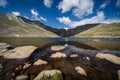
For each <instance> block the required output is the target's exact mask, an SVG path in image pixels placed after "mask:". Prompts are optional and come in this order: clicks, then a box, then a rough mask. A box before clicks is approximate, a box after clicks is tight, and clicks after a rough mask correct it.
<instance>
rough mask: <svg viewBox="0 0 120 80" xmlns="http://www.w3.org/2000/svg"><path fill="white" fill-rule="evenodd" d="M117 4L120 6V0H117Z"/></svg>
mask: <svg viewBox="0 0 120 80" xmlns="http://www.w3.org/2000/svg"><path fill="white" fill-rule="evenodd" d="M116 6H117V7H118V8H120V0H117V2H116Z"/></svg>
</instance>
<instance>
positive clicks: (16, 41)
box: [0, 37, 120, 80]
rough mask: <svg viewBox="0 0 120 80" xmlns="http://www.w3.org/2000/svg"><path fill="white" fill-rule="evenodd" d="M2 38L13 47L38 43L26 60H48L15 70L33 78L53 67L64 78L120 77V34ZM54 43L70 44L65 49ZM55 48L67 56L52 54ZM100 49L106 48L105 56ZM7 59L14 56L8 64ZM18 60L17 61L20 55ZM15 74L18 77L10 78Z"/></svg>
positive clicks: (101, 79) (115, 79) (116, 79)
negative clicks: (60, 56)
mask: <svg viewBox="0 0 120 80" xmlns="http://www.w3.org/2000/svg"><path fill="white" fill-rule="evenodd" d="M0 42H5V43H8V44H9V45H11V46H12V47H13V48H14V47H17V46H28V45H32V46H37V47H38V49H37V50H35V51H34V52H33V54H32V55H31V56H30V57H29V58H28V60H27V61H28V62H29V63H30V64H34V63H35V62H36V61H37V60H39V59H42V60H44V61H47V62H48V64H46V65H41V66H35V65H32V66H31V67H29V68H28V69H26V70H19V71H14V72H17V75H19V74H29V78H30V79H29V80H33V79H34V78H35V77H36V76H37V75H38V74H39V72H41V71H43V70H51V69H52V70H53V69H57V70H60V71H62V73H63V78H64V80H119V79H120V78H119V77H120V63H119V61H118V60H120V38H67V37H66V38H0ZM53 45H58V46H59V45H67V46H66V48H65V49H63V50H60V51H52V50H51V46H53ZM112 51H113V52H112ZM56 52H60V53H64V54H66V55H67V57H65V58H58V59H57V58H51V55H52V54H55V53H56ZM99 52H103V54H102V57H105V58H101V56H99V54H101V53H99ZM98 53H99V54H98ZM106 54H107V55H106ZM71 55H73V56H76V55H77V57H71ZM96 55H98V56H96ZM108 56H109V57H110V58H108ZM18 61H19V60H18ZM7 63H13V60H8V61H6V62H5V64H7ZM15 63H17V59H16V60H15ZM8 68H9V67H8ZM77 69H80V72H79V71H76V70H77ZM81 69H82V70H81ZM14 70H15V69H14ZM3 72H4V70H3ZM8 72H9V71H8ZM15 76H16V75H15ZM8 77H9V76H8ZM0 78H1V77H0ZM12 78H15V77H10V78H9V79H12ZM3 79H4V78H3Z"/></svg>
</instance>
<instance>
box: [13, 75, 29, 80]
mask: <svg viewBox="0 0 120 80" xmlns="http://www.w3.org/2000/svg"><path fill="white" fill-rule="evenodd" d="M15 80H28V75H18V76H17V77H16V79H15Z"/></svg>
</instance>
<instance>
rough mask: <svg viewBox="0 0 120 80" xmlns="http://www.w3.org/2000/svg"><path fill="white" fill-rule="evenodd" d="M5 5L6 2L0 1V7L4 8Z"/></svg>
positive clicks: (4, 0)
mask: <svg viewBox="0 0 120 80" xmlns="http://www.w3.org/2000/svg"><path fill="white" fill-rule="evenodd" d="M7 4H8V2H7V0H0V6H2V7H5V6H6V5H7Z"/></svg>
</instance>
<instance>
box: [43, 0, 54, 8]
mask: <svg viewBox="0 0 120 80" xmlns="http://www.w3.org/2000/svg"><path fill="white" fill-rule="evenodd" d="M43 3H44V5H45V6H46V7H47V8H50V7H51V6H52V4H53V0H44V1H43Z"/></svg>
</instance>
